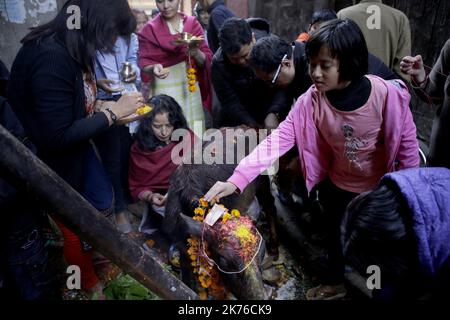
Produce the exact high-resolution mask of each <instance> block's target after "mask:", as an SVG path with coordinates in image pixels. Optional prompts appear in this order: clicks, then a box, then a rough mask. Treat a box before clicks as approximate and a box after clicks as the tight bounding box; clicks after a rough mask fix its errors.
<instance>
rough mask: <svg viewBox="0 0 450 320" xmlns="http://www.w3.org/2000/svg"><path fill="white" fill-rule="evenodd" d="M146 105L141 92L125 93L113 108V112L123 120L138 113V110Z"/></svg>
mask: <svg viewBox="0 0 450 320" xmlns="http://www.w3.org/2000/svg"><path fill="white" fill-rule="evenodd" d="M143 105H144V98H143V97H142V94H141V93H140V92H130V93H125V94H124V95H122V97H121V98H120V99H119V100H118V101H117V102H116V103H115V104H114V105H113V106H111V111H112V112H114V114H115V115H116V116H117V119H121V118H124V117H127V116H129V115H130V114H133V113H135V112H136V110H137V109H138V108H140V107H142V106H143Z"/></svg>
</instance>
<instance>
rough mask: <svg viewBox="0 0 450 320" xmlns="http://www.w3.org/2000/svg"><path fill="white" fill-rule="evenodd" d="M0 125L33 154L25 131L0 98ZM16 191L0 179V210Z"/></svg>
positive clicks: (10, 200)
mask: <svg viewBox="0 0 450 320" xmlns="http://www.w3.org/2000/svg"><path fill="white" fill-rule="evenodd" d="M0 125H2V126H3V127H4V128H5V129H6V130H8V131H9V133H11V134H12V135H13V136H15V137H16V138H17V139H18V140H20V141H21V142H22V143H23V144H25V145H26V146H27V147H28V148H29V149H30V150H31V151H33V152H35V151H36V150H35V148H34V146H33V144H32V143H31V142H30V141H29V140H28V139H27V137H26V134H25V130H24V129H23V127H22V125H21V124H20V122H19V120H18V119H17V117H16V115H15V114H14V112H13V111H12V110H11V106H10V105H9V104H8V101H7V100H6V99H5V98H4V97H1V96H0ZM16 194H17V191H16V189H14V188H13V187H12V186H11V185H9V184H8V183H7V182H6V181H5V180H3V179H1V178H0V208H4V207H6V206H7V205H8V204H9V203H10V202H12V201H13V200H14V199H15V196H16Z"/></svg>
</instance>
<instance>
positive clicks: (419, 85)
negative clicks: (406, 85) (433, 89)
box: [413, 74, 428, 87]
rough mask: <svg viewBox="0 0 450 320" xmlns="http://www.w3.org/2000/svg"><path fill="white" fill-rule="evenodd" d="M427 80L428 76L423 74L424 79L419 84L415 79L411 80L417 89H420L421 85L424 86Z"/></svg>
mask: <svg viewBox="0 0 450 320" xmlns="http://www.w3.org/2000/svg"><path fill="white" fill-rule="evenodd" d="M427 80H428V74H425V78H424V79H423V80H422V81H420V82H418V81H417V80H416V78H413V81H414V84H416V85H417V86H418V87H422V86H423V84H424V83H425V82H427Z"/></svg>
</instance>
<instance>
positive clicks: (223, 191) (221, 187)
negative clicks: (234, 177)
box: [205, 181, 237, 202]
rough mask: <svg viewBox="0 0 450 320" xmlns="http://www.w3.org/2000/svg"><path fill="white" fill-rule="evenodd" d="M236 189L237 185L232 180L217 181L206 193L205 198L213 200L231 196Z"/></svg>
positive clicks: (209, 200)
mask: <svg viewBox="0 0 450 320" xmlns="http://www.w3.org/2000/svg"><path fill="white" fill-rule="evenodd" d="M236 189H237V187H236V186H235V185H234V184H233V183H231V182H228V181H227V182H221V181H217V182H216V183H215V184H214V185H213V186H212V188H211V189H209V191H208V192H207V193H206V194H205V200H206V201H208V202H211V201H212V200H213V199H216V200H220V198H222V197H226V196H229V195H230V194H232V193H233V192H235V191H236Z"/></svg>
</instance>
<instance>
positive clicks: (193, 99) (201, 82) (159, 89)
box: [139, 0, 213, 134]
mask: <svg viewBox="0 0 450 320" xmlns="http://www.w3.org/2000/svg"><path fill="white" fill-rule="evenodd" d="M179 4H180V0H157V1H156V6H157V7H158V9H159V10H160V14H159V15H158V16H156V18H155V19H153V20H151V21H149V22H148V23H147V24H146V26H145V27H144V28H143V29H142V30H141V32H140V33H139V47H140V49H139V66H140V68H141V69H142V73H143V74H142V79H143V81H144V82H149V81H151V86H152V93H153V94H154V95H158V94H167V95H169V96H171V97H173V98H174V99H175V100H176V101H177V102H178V103H179V104H180V106H181V109H182V110H183V113H184V115H185V117H186V120H187V123H188V126H189V128H191V129H192V130H194V132H196V133H197V134H200V133H201V132H200V130H201V129H203V127H204V119H205V117H204V108H205V109H207V110H208V111H211V105H212V94H211V80H210V68H211V60H212V56H213V54H212V52H211V50H210V49H209V47H208V45H207V44H206V41H204V40H203V41H202V42H201V43H200V44H199V45H190V46H189V47H187V46H185V45H176V44H174V43H173V41H175V40H177V39H179V38H180V33H181V32H188V33H191V34H192V35H194V36H197V37H203V38H204V32H203V28H202V27H201V25H200V23H199V22H198V21H197V20H196V19H195V18H194V17H190V16H186V15H185V14H183V13H180V12H178V7H179ZM189 55H190V57H191V59H189ZM190 69H195V72H196V73H195V77H194V76H192V75H190V78H189V77H188V71H189V70H190ZM194 78H195V79H194ZM195 122H198V124H197V126H196V127H194V123H195Z"/></svg>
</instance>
